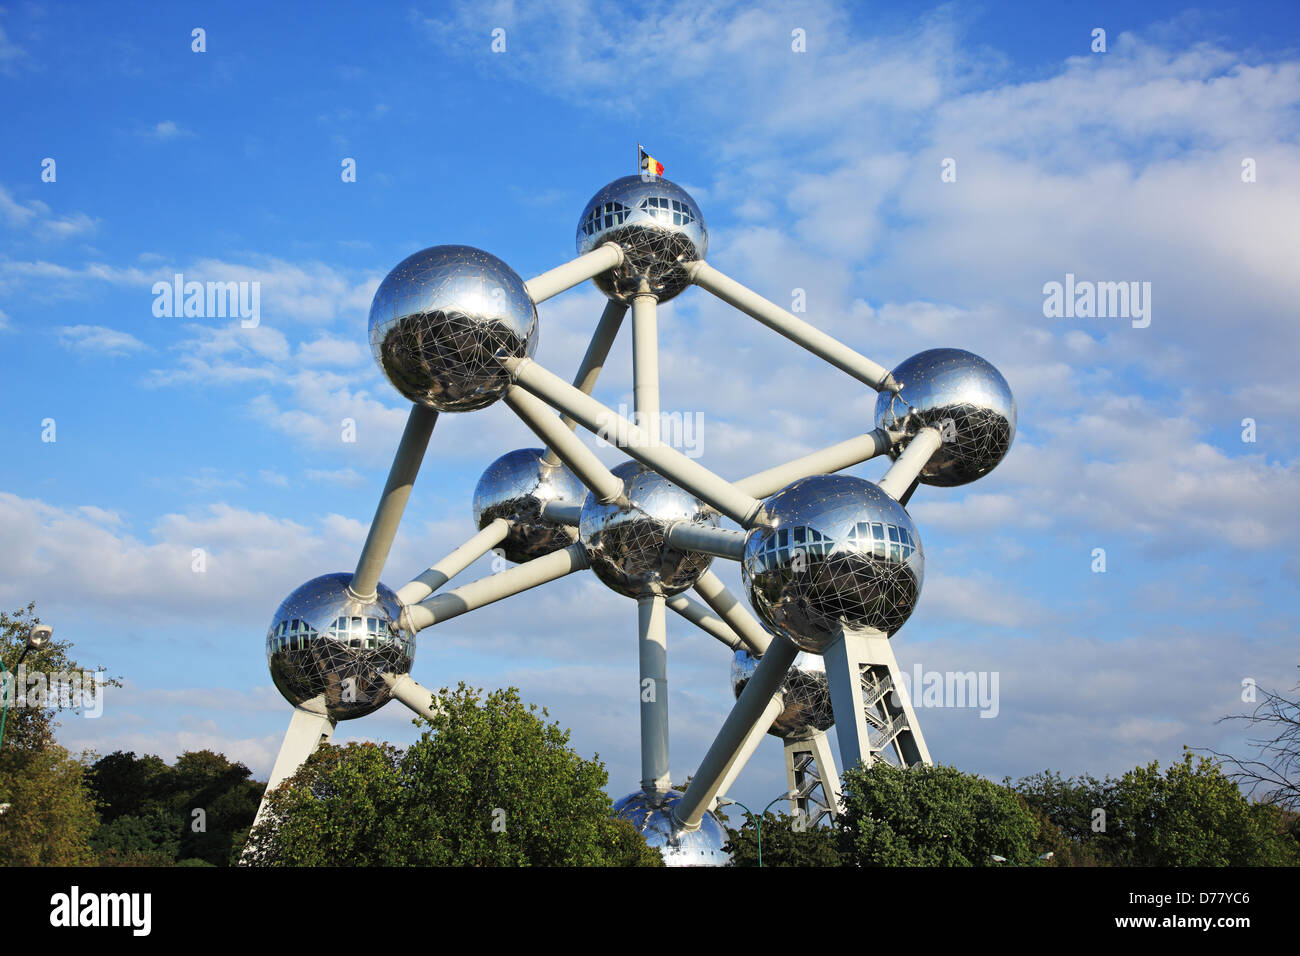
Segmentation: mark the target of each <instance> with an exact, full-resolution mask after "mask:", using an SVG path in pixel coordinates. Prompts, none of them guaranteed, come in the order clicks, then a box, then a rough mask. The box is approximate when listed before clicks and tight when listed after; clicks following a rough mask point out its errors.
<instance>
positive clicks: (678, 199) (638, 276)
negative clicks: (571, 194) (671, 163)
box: [577, 176, 709, 302]
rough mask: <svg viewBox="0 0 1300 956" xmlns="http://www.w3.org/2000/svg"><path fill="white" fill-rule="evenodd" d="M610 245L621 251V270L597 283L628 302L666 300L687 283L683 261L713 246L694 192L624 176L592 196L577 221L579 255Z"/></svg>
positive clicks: (599, 278)
mask: <svg viewBox="0 0 1300 956" xmlns="http://www.w3.org/2000/svg"><path fill="white" fill-rule="evenodd" d="M607 242H614V243H617V244H618V245H619V246H621V247H622V249H623V253H624V261H623V264H622V265H621V266H618V267H616V268H614V269H611V270H610V271H609V272H607V273H604V274H602V275H599V276H597V277H596V279H595V283H596V287H597V288H598V289H600V291H601V292H603V293H605V295H607V296H609V297H610V298H611V299H615V300H617V301H619V302H629V301H631V299H632V297H633V296H634V295H636V294H637V293H639V292H648V293H650V294H651V295H653V296H655V298H657V299H658V300H659V301H660V302H667V301H668V300H669V299H671V298H673V297H674V296H676V295H677V294H678V293H680V292H681V291H682V290H683V289H685V288H686V287H687V286H688V285H690V281H691V280H690V277H689V276H687V274H686V270H685V269H684V268H683V267H682V265H681V264H682V263H683V262H690V261H693V260H695V259H703V258H704V254H705V253H706V252H707V251H708V248H709V235H708V230H707V229H706V228H705V225H704V215H703V214H702V213H701V212H700V207H699V206H697V205H696V204H695V200H694V199H692V198H691V197H690V194H689V193H687V192H686V190H684V189H682V187H680V186H678V185H677V184H676V183H672V182H669V181H668V180H666V179H658V178H655V177H642V176H624V177H623V178H622V179H616V180H614V181H613V182H612V183H610V184H609V185H608V186H605V187H604V188H603V189H601V190H600V192H598V193H596V195H594V196H592V197H591V201H590V202H588V203H587V208H586V209H584V210H583V211H582V218H581V219H580V220H578V239H577V245H578V252H579V254H582V253H587V252H590V251H591V250H593V249H595V248H596V247H597V246H601V245H604V244H605V243H607Z"/></svg>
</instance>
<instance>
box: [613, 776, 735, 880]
mask: <svg viewBox="0 0 1300 956" xmlns="http://www.w3.org/2000/svg"><path fill="white" fill-rule="evenodd" d="M681 799H682V793H681V791H679V790H667V791H664V792H663V793H647V792H646V791H644V790H637V791H636V792H635V793H629V794H628V795H627V796H626V797H624V798H623V799H621V800H619V801H618V802H617V803H615V804H614V816H615V817H617V818H618V819H620V820H627V821H628V822H629V823H631V824H632V825H633V826H634V827H636V828H637V831H638V832H639V833H640V834H641V836H643V837H644V838H645V841H646V843H648V844H649V845H650V846H652V847H655V848H656V849H658V850H659V853H660V855H662V856H663V858H664V866H726V865H727V863H728V861H729V860H730V859H731V855H730V854H729V853H727V852H726V851H724V850H723V849H722V848H723V846H725V845H726V843H727V839H728V837H727V831H726V830H725V829H724V828H723V826H722V824H721V823H719V822H718V818H717V817H715V816H714V815H713V814H712V813H708V812H705V814H704V817H703V819H701V820H700V826H699V828H698V829H695V830H683V829H682V828H680V827H678V826H676V825H674V823H673V818H672V812H673V807H674V806H676V805H677V802H678V801H679V800H681Z"/></svg>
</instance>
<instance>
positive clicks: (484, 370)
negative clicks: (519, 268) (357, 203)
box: [370, 246, 537, 412]
mask: <svg viewBox="0 0 1300 956" xmlns="http://www.w3.org/2000/svg"><path fill="white" fill-rule="evenodd" d="M536 347H537V308H536V306H534V305H533V302H532V300H531V299H530V298H529V297H528V292H527V291H526V290H525V289H524V280H523V279H521V278H520V277H519V276H518V275H517V274H516V273H515V271H514V270H513V269H511V268H510V267H509V266H508V265H506V264H505V263H504V262H502V261H501V260H500V259H498V258H497V257H496V256H494V255H491V254H490V253H487V252H484V251H482V250H481V249H475V248H473V247H471V246H433V247H431V248H429V249H424V250H422V251H420V252H417V253H415V255H413V256H409V257H408V258H406V259H404V260H402V262H400V263H399V264H398V265H397V266H396V267H395V268H394V269H393V271H392V272H390V273H388V275H387V277H386V278H385V279H384V281H383V282H382V283H380V285H379V289H378V291H376V292H375V298H374V301H373V303H372V304H371V306H370V348H371V351H372V352H374V356H375V360H376V361H377V362H378V363H379V366H380V368H382V369H383V370H384V374H385V375H387V376H388V380H389V381H390V382H392V383H393V386H394V387H395V388H396V389H397V390H398V391H399V392H401V393H402V394H403V395H405V396H406V397H407V398H409V399H410V400H411V401H413V402H419V403H420V404H422V405H428V406H429V407H430V408H436V409H437V410H438V411H443V412H465V411H471V410H473V409H476V408H484V407H485V406H487V405H491V404H492V403H493V402H495V401H496V400H497V399H498V398H500V397H501V395H502V393H503V392H505V390H506V387H507V386H508V385H509V384H510V376H509V374H508V373H507V372H506V371H505V369H504V368H503V367H502V360H503V359H505V358H508V357H509V358H522V357H524V356H530V355H532V354H533V351H534V350H535V349H536Z"/></svg>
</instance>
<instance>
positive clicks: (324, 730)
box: [253, 702, 334, 826]
mask: <svg viewBox="0 0 1300 956" xmlns="http://www.w3.org/2000/svg"><path fill="white" fill-rule="evenodd" d="M311 703H312V702H309V704H308V706H311ZM333 734H334V721H333V720H332V719H331V718H330V717H328V716H326V715H325V714H323V713H318V712H316V711H315V710H307V709H304V708H303V707H295V708H294V709H293V716H292V717H290V718H289V729H288V730H286V731H285V732H284V740H283V742H281V744H280V752H279V753H278V754H277V755H276V758H275V765H274V766H272V767H271V776H270V778H269V779H268V780H267V781H266V790H265V791H264V792H263V794H262V802H261V803H260V804H258V807H257V815H256V817H254V819H253V826H257V824H258V823H259V822H260V821H261V819H262V816H263V814H264V813H265V812H266V798H267V795H268V794H270V793H271V792H272V791H273V790H275V788H276V787H278V786H280V784H282V783H284V781H286V780H288V779H289V778H290V777H292V776H293V775H294V774H295V773H297V772H298V768H299V767H301V766H302V765H303V764H304V763H306V762H307V758H308V757H310V756H311V755H312V754H313V753H315V752H316V748H317V747H319V746H320V745H321V744H323V743H325V742H326V741H327V740H329V739H330V737H331V736H333Z"/></svg>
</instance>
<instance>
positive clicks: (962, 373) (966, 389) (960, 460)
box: [876, 349, 1016, 486]
mask: <svg viewBox="0 0 1300 956" xmlns="http://www.w3.org/2000/svg"><path fill="white" fill-rule="evenodd" d="M894 379H895V380H896V381H898V382H899V383H900V384H901V385H902V391H901V392H900V393H899V394H898V395H894V394H892V393H890V392H881V393H880V395H879V397H877V399H876V426H877V427H878V428H887V429H900V430H908V431H915V430H917V429H920V428H922V427H924V426H926V425H932V426H934V427H935V428H937V429H939V432H940V434H941V435H942V436H943V445H942V446H941V447H940V448H939V450H938V451H936V452H935V453H934V454H933V455H932V456H931V457H930V460H929V461H928V462H927V463H926V465H925V467H924V468H922V469H921V475H920V477H921V481H923V482H925V484H927V485H942V486H952V485H964V484H966V483H967V482H970V481H974V480H975V479H976V478H979V477H980V476H982V475H987V474H988V473H989V472H990V471H992V470H993V469H994V468H996V467H997V464H998V462H1000V461H1001V460H1002V459H1003V458H1004V457H1005V456H1006V453H1007V450H1008V449H1009V448H1010V447H1011V441H1012V439H1014V438H1015V437H1016V401H1015V399H1014V398H1013V397H1012V395H1011V388H1010V386H1008V385H1007V380H1006V379H1005V378H1003V377H1002V373H1001V372H999V371H998V370H997V369H996V368H994V367H993V366H992V365H991V364H989V363H988V362H986V361H985V360H984V359H982V358H980V357H979V356H978V355H975V354H974V353H973V352H966V351H963V350H962V349H929V350H928V351H925V352H918V353H917V354H916V355H913V356H912V357H911V358H910V359H908V360H907V361H905V362H903V364H902V365H900V366H898V368H896V369H894ZM909 404H910V405H911V406H912V410H909V409H908V407H907V406H908V405H909ZM909 411H910V419H909V417H908V416H909ZM906 446H907V442H905V441H904V442H901V443H900V444H899V445H898V446H897V447H895V448H893V449H891V450H890V455H891V456H893V457H895V458H897V457H898V455H899V453H900V452H901V451H902V449H903V448H905V447H906Z"/></svg>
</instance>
